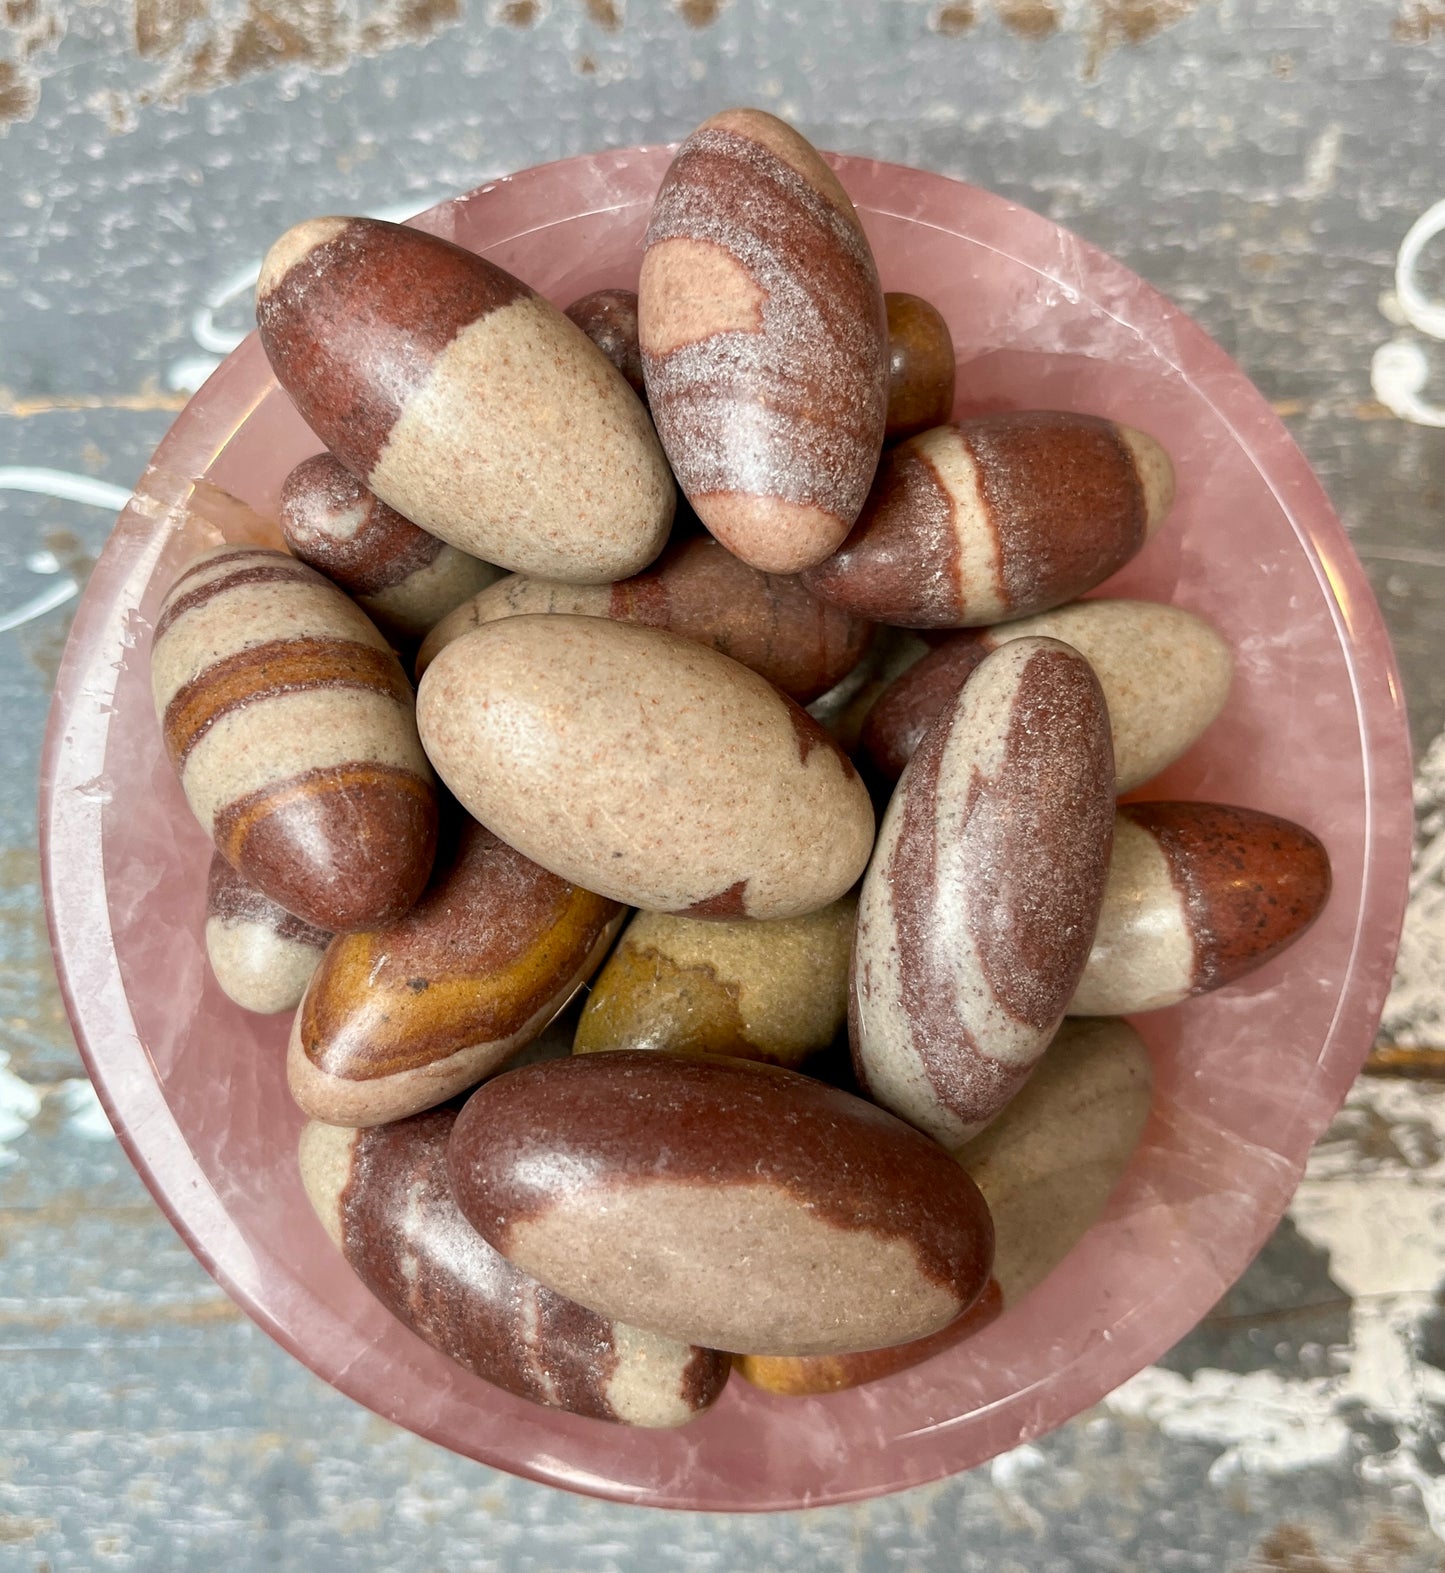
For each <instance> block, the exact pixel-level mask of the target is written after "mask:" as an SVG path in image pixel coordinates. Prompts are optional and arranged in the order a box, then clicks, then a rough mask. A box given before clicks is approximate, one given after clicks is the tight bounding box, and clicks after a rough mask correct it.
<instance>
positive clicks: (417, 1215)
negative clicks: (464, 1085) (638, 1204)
mask: <svg viewBox="0 0 1445 1573" xmlns="http://www.w3.org/2000/svg"><path fill="white" fill-rule="evenodd" d="M455 1121H456V1114H455V1112H454V1111H452V1110H449V1109H438V1110H431V1111H429V1112H427V1113H425V1114H419V1115H415V1116H413V1117H412V1118H410V1119H406V1120H399V1121H396V1122H395V1123H393V1124H391V1125H381V1126H376V1127H373V1128H372V1129H370V1130H366V1131H361V1132H358V1134H357V1137H356V1145H355V1147H354V1149H353V1155H352V1160H351V1168H350V1172H349V1175H348V1178H347V1183H346V1186H345V1189H344V1190H343V1191H342V1193H341V1199H340V1214H341V1239H342V1251H343V1253H344V1255H345V1256H346V1259H347V1261H348V1262H349V1263H350V1264H351V1266H352V1267H353V1268H354V1269H355V1271H356V1274H357V1276H358V1277H359V1278H360V1279H361V1281H362V1282H363V1283H364V1284H365V1285H366V1286H367V1288H368V1289H370V1290H371V1292H372V1293H373V1294H374V1295H376V1297H377V1298H378V1299H379V1300H380V1301H381V1302H382V1304H383V1305H385V1306H386V1308H387V1309H388V1310H389V1311H391V1312H392V1314H393V1315H395V1316H398V1317H400V1319H401V1320H402V1321H403V1322H405V1323H406V1325H407V1326H408V1327H410V1328H411V1329H412V1330H413V1331H414V1332H416V1333H417V1334H419V1335H420V1336H421V1337H422V1338H423V1339H425V1340H426V1342H427V1343H429V1344H431V1345H432V1346H433V1347H434V1348H437V1349H439V1350H441V1352H442V1353H443V1354H445V1355H448V1356H450V1358H451V1359H453V1360H455V1361H456V1362H457V1363H458V1364H459V1365H462V1366H464V1367H465V1368H466V1369H467V1370H469V1371H471V1372H473V1373H475V1374H476V1375H477V1376H480V1377H482V1378H483V1379H484V1380H486V1381H488V1382H492V1383H494V1384H495V1385H496V1386H498V1387H501V1388H504V1389H505V1390H506V1391H507V1392H510V1393H516V1394H517V1395H518V1396H520V1397H522V1398H528V1399H531V1400H532V1401H533V1402H534V1403H541V1404H550V1405H553V1406H556V1407H559V1408H562V1409H566V1410H569V1411H571V1412H572V1413H573V1414H581V1415H591V1416H593V1417H594V1418H596V1419H599V1420H615V1419H617V1416H616V1414H615V1413H614V1412H613V1410H612V1407H611V1405H610V1404H609V1403H608V1401H607V1383H608V1381H609V1380H610V1379H611V1377H612V1375H613V1374H614V1372H615V1371H616V1369H617V1364H618V1359H617V1351H616V1348H615V1345H614V1333H613V1324H612V1323H611V1322H609V1321H608V1320H607V1319H606V1318H605V1317H601V1316H598V1315H596V1314H595V1313H594V1312H592V1311H588V1310H585V1309H584V1308H583V1307H582V1306H580V1305H577V1304H575V1303H574V1302H573V1301H571V1300H568V1299H565V1298H564V1297H563V1296H562V1295H559V1294H554V1293H553V1292H552V1291H551V1290H550V1289H544V1288H543V1287H542V1286H541V1285H540V1284H537V1283H535V1282H534V1281H533V1280H532V1279H530V1278H528V1277H527V1276H526V1275H525V1274H524V1273H521V1272H519V1271H518V1270H517V1269H516V1268H515V1267H513V1266H512V1265H511V1263H510V1262H508V1261H507V1260H506V1259H505V1257H502V1256H500V1255H499V1254H498V1253H497V1252H496V1251H494V1250H493V1249H492V1247H491V1246H490V1245H488V1244H487V1242H486V1241H485V1240H483V1239H482V1238H481V1236H480V1235H478V1234H477V1233H476V1232H475V1230H473V1229H472V1228H471V1227H470V1225H469V1224H468V1223H467V1222H466V1220H465V1219H464V1218H463V1217H462V1216H461V1214H460V1213H459V1212H458V1210H457V1206H456V1203H455V1201H454V1200H453V1199H452V1193H451V1187H450V1185H449V1183H448V1181H447V1172H446V1150H447V1141H448V1138H449V1137H450V1135H451V1131H452V1127H453V1125H454V1123H455ZM727 1374H728V1360H727V1357H726V1356H725V1355H718V1354H714V1353H712V1352H711V1351H710V1350H704V1349H698V1350H695V1351H694V1354H693V1358H692V1359H691V1361H689V1363H688V1366H687V1368H686V1370H685V1372H684V1376H683V1397H684V1399H685V1400H686V1401H687V1402H688V1404H689V1405H690V1406H691V1407H692V1408H694V1409H698V1410H701V1409H705V1408H706V1407H707V1405H708V1404H710V1403H711V1402H712V1401H713V1399H714V1398H715V1397H716V1396H717V1395H718V1393H720V1392H721V1391H722V1388H723V1384H724V1383H725V1382H726V1380H727Z"/></svg>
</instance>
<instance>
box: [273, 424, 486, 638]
mask: <svg viewBox="0 0 1445 1573" xmlns="http://www.w3.org/2000/svg"><path fill="white" fill-rule="evenodd" d="M281 533H282V535H283V536H285V538H286V544H287V545H288V546H289V547H290V548H291V550H292V551H293V552H294V553H295V554H296V555H297V556H298V557H299V558H300V559H301V561H302V562H304V563H310V565H311V566H312V567H313V568H315V569H316V570H317V571H318V572H319V573H324V574H325V575H326V577H327V578H328V579H330V580H331V582H332V583H333V584H336V585H339V586H340V587H341V588H342V589H343V590H345V591H346V593H347V594H348V595H350V596H351V597H352V599H353V600H355V601H356V603H357V605H358V606H360V607H361V608H362V610H363V611H365V612H366V613H367V615H368V616H369V617H371V618H372V619H374V621H375V622H376V623H377V624H378V625H379V626H381V627H383V628H386V629H389V630H390V631H391V632H392V633H394V634H397V635H398V636H399V637H400V638H402V639H420V638H421V637H422V635H423V634H425V633H426V632H427V631H428V630H429V629H430V628H432V627H433V626H435V624H437V623H439V622H440V621H441V620H442V618H444V617H445V616H446V615H447V613H448V612H450V611H451V610H452V608H453V607H456V606H460V605H461V604H462V602H463V601H466V600H468V599H469V598H470V597H471V596H473V595H476V594H477V592H478V591H480V590H483V589H485V588H486V587H487V585H489V584H492V583H494V582H495V581H496V580H497V579H499V578H500V577H501V570H500V569H499V568H494V567H493V566H492V564H491V563H484V562H482V561H481V560H480V558H476V557H469V556H468V555H467V554H466V553H465V552H459V551H458V550H457V549H456V547H455V546H448V545H447V543H446V542H445V541H442V540H439V539H438V538H437V537H436V536H435V535H428V534H427V532H426V531H425V530H419V529H417V527H416V526H415V525H414V524H413V523H412V522H411V520H410V519H404V518H402V516H401V515H400V514H399V513H398V512H397V511H396V509H395V508H388V507H387V506H386V504H385V503H384V502H382V500H381V499H380V498H379V497H377V496H375V495H373V494H372V493H371V492H369V491H368V490H367V489H366V487H365V486H363V485H362V484H361V482H360V481H358V480H357V479H356V477H355V476H354V475H352V474H351V473H350V472H349V471H347V470H345V469H343V468H342V466H341V464H340V462H339V461H338V460H336V459H334V458H333V457H332V456H331V455H330V454H329V453H318V454H315V455H313V456H312V457H311V458H309V459H303V460H302V461H301V463H300V464H298V465H297V466H296V468H295V469H294V470H292V472H291V473H290V475H288V476H287V477H286V481H285V484H284V485H283V486H282V488H281Z"/></svg>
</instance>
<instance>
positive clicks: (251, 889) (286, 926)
mask: <svg viewBox="0 0 1445 1573" xmlns="http://www.w3.org/2000/svg"><path fill="white" fill-rule="evenodd" d="M206 916H207V917H210V918H219V919H220V921H221V922H222V923H256V924H259V925H261V926H262V927H264V928H268V929H270V930H271V932H272V933H273V934H275V935H276V936H277V938H279V939H286V940H294V941H295V942H296V943H297V944H300V945H310V946H313V947H314V948H315V949H317V950H324V949H325V948H326V946H327V944H328V943H329V942H330V939H331V933H330V930H328V929H322V928H317V927H316V925H315V924H314V923H307V922H305V921H304V920H303V919H301V918H298V917H295V916H294V915H293V914H292V913H290V912H288V911H287V910H286V909H285V907H281V906H277V904H276V903H275V902H274V901H272V900H271V898H270V897H269V896H268V895H266V894H265V893H264V892H262V891H260V890H258V889H257V888H256V886H255V885H253V884H252V883H251V881H250V880H249V879H246V878H244V877H243V876H242V875H240V874H238V873H237V872H236V870H235V869H233V868H232V867H231V865H230V864H229V863H228V862H227V861H226V860H225V858H223V857H222V856H221V854H220V853H219V852H217V853H216V854H215V855H214V856H213V857H212V858H211V872H210V876H209V878H208V879H207V881H206Z"/></svg>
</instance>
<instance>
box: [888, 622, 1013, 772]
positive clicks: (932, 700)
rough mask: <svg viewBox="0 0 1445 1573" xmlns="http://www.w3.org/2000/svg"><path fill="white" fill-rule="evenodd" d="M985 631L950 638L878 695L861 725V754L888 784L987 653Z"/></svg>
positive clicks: (989, 642)
mask: <svg viewBox="0 0 1445 1573" xmlns="http://www.w3.org/2000/svg"><path fill="white" fill-rule="evenodd" d="M993 648H994V644H993V641H992V640H991V639H990V638H989V636H988V635H987V634H986V633H963V634H954V635H951V636H950V637H949V639H948V640H947V642H946V643H944V644H941V645H940V646H939V647H938V648H937V649H936V650H934V651H932V652H931V653H930V654H928V655H926V656H924V658H923V659H922V660H921V661H919V662H918V663H917V664H916V665H914V666H910V667H909V668H908V670H907V671H906V672H904V673H902V674H901V675H900V676H899V677H897V678H895V679H894V681H893V682H892V683H890V684H889V686H888V687H887V688H885V689H884V690H883V692H882V693H881V694H880V695H879V696H878V699H877V702H876V703H875V704H874V706H873V708H872V709H871V710H870V711H869V712H868V719H867V721H866V722H865V723H864V725H863V734H862V739H861V741H862V745H863V752H864V753H865V755H866V756H867V758H868V760H869V763H870V764H872V766H873V768H874V769H875V770H876V771H877V772H878V774H879V775H881V776H883V777H884V778H885V779H887V780H889V781H896V780H897V779H898V777H899V776H901V775H902V774H903V767H904V766H905V765H906V764H907V763H908V761H909V760H910V759H911V758H912V757H913V752H914V750H915V749H916V748H917V747H918V745H919V743H920V742H921V741H922V739H923V734H924V733H925V732H927V730H928V728H929V727H930V726H932V724H933V722H934V721H935V719H936V718H937V717H938V716H939V715H940V714H941V713H942V712H943V709H944V707H945V706H946V705H947V704H948V703H949V701H950V700H951V699H953V698H955V697H956V696H957V694H958V691H959V690H960V689H961V688H962V687H963V685H964V683H966V682H967V681H968V677H969V674H970V673H971V672H972V671H973V670H974V668H975V667H976V666H977V665H978V664H979V662H980V661H982V660H983V659H984V657H985V656H987V655H988V654H989V652H990V651H991V650H993Z"/></svg>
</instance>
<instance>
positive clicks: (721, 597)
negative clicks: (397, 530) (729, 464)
mask: <svg viewBox="0 0 1445 1573" xmlns="http://www.w3.org/2000/svg"><path fill="white" fill-rule="evenodd" d="M535 612H546V613H551V612H572V613H576V614H578V615H580V616H584V617H609V618H611V619H613V621H615V622H620V623H641V624H642V625H644V626H645V627H648V628H665V629H667V630H669V632H671V633H675V634H681V635H682V636H683V638H684V639H694V640H696V641H697V643H698V644H705V645H708V646H710V647H711V648H712V649H714V650H720V651H721V652H722V653H723V654H724V655H730V656H731V657H732V658H733V660H735V661H740V662H742V664H743V665H744V666H747V667H751V668H752V670H753V671H755V672H760V673H761V674H762V675H763V676H764V677H766V678H767V680H768V681H769V682H770V683H773V684H775V685H776V686H777V687H778V688H781V689H782V690H783V692H784V693H785V694H790V695H791V696H792V697H793V698H794V699H796V700H797V701H798V703H799V704H807V703H808V701H809V700H811V699H816V698H817V697H818V695H819V694H822V693H826V692H827V690H828V689H830V688H832V687H833V685H834V684H835V683H837V682H838V681H839V680H840V679H841V678H843V677H844V676H845V675H846V674H847V673H848V672H849V671H850V670H851V669H852V668H853V667H854V666H856V665H857V664H858V661H859V658H860V657H861V656H862V654H863V651H864V650H865V649H866V647H867V644H868V640H869V638H870V636H871V634H872V631H873V625H872V624H871V623H865V622H864V621H863V620H862V618H859V617H853V616H851V615H850V614H849V613H847V612H844V611H843V610H842V609H841V608H839V607H836V606H830V605H829V604H828V602H826V601H820V600H819V599H818V597H817V596H816V595H814V594H813V593H812V592H811V591H810V590H808V589H806V588H805V587H804V585H803V583H802V581H801V580H799V579H798V578H797V577H795V576H794V575H791V574H765V573H763V572H762V571H761V570H760V569H757V568H749V567H748V565H747V564H746V563H745V562H743V561H742V560H741V559H740V558H737V557H734V556H733V554H732V553H731V552H730V551H728V550H727V548H726V547H724V546H721V545H719V544H718V542H716V541H714V540H712V539H711V538H710V537H708V536H702V537H700V538H694V539H691V540H682V541H678V542H677V543H676V544H675V545H673V546H670V547H669V548H668V549H667V551H666V552H665V553H664V554H663V556H662V557H661V558H660V559H659V560H658V562H657V563H656V565H655V566H654V567H652V568H650V569H648V571H647V572H646V573H643V574H639V575H637V576H636V577H635V578H633V579H624V580H622V581H621V583H619V584H613V585H590V584H584V585H577V584H558V583H556V582H555V581H551V580H546V579H528V578H526V577H525V576H523V575H520V574H519V575H513V576H512V577H511V578H509V579H504V580H503V581H502V582H501V583H500V584H496V585H493V586H492V587H491V589H489V590H484V591H483V592H482V593H481V594H480V595H478V596H475V597H474V598H473V599H472V600H470V601H468V602H467V603H466V604H465V605H464V606H459V607H458V608H457V609H456V611H455V612H453V613H452V614H451V616H449V617H447V618H445V619H444V620H443V621H442V622H441V623H440V624H439V625H438V626H437V627H436V628H434V629H433V630H432V632H431V634H430V635H428V637H427V638H426V639H425V640H424V641H423V643H422V647H421V650H420V652H419V653H418V655H417V671H418V673H421V672H424V671H425V670H426V669H427V667H428V666H429V665H430V663H431V661H432V659H433V657H434V656H435V655H436V653H437V651H438V650H441V649H443V648H444V647H445V646H446V645H448V644H450V643H451V641H452V640H453V639H457V638H460V637H461V635H462V634H464V633H468V632H470V631H471V629H473V628H478V627H480V626H481V625H482V624H483V623H486V622H493V621H495V620H496V619H498V618H502V617H520V616H527V615H529V614H531V613H535Z"/></svg>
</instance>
